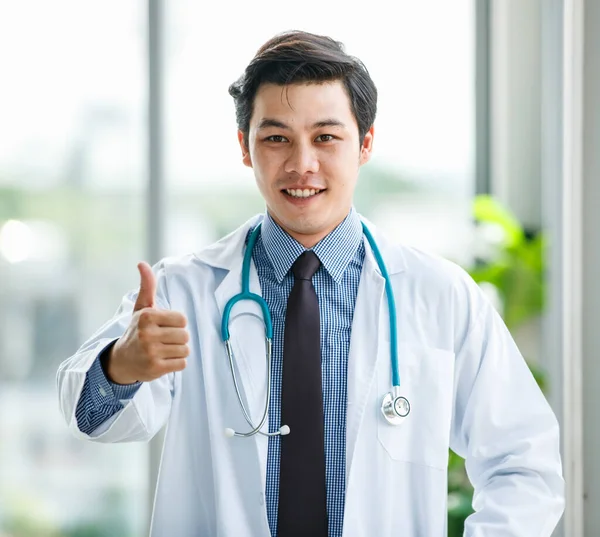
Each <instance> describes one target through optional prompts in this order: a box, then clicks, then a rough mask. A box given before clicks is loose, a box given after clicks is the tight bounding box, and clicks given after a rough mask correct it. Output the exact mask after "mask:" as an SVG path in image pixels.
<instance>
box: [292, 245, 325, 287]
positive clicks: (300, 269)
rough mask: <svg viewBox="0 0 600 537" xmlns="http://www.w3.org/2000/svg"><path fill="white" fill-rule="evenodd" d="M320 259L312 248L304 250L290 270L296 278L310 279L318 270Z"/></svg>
mask: <svg viewBox="0 0 600 537" xmlns="http://www.w3.org/2000/svg"><path fill="white" fill-rule="evenodd" d="M320 266H321V261H319V258H318V257H317V254H315V253H314V252H313V251H312V250H306V251H305V252H303V253H302V254H300V255H299V256H298V259H296V261H294V264H293V265H292V272H293V273H294V277H295V278H296V279H297V280H311V279H312V277H313V276H314V275H315V272H317V270H319V267H320Z"/></svg>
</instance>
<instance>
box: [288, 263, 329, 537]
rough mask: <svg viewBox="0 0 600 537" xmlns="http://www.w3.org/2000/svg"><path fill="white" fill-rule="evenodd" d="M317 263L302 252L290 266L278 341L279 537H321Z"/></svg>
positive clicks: (322, 491) (324, 513) (323, 532)
mask: <svg viewBox="0 0 600 537" xmlns="http://www.w3.org/2000/svg"><path fill="white" fill-rule="evenodd" d="M320 265H321V262H320V261H319V258H318V257H317V256H316V255H315V253H314V252H312V251H306V252H304V253H303V254H302V255H300V257H298V259H296V261H295V263H294V265H293V266H292V271H293V273H294V277H295V282H294V287H293V288H292V291H291V293H290V296H289V298H288V303H287V311H286V316H285V331H284V340H283V375H282V387H281V423H282V424H285V425H289V427H290V434H289V435H287V436H282V437H281V461H280V477H279V508H278V514H277V534H278V536H279V537H300V536H301V537H327V496H326V485H325V436H324V430H323V427H324V423H323V422H324V419H323V388H322V381H321V339H320V320H319V301H318V299H317V294H316V293H315V288H314V287H313V284H312V281H311V279H312V277H313V275H314V274H315V272H317V270H318V268H319V266H320Z"/></svg>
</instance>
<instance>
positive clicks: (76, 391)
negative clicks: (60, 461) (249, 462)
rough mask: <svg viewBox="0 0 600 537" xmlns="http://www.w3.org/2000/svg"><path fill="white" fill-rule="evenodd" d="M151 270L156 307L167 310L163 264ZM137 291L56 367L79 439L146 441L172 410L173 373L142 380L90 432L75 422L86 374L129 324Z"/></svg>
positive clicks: (62, 400)
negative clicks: (154, 282) (130, 394)
mask: <svg viewBox="0 0 600 537" xmlns="http://www.w3.org/2000/svg"><path fill="white" fill-rule="evenodd" d="M153 272H154V273H155V275H156V279H157V290H156V307H157V308H160V309H170V306H169V298H168V289H167V284H166V280H167V278H166V269H165V266H164V263H162V262H161V263H159V264H157V265H155V266H154V267H153ZM138 291H139V290H138V289H136V290H135V291H131V292H130V293H128V294H127V295H125V296H124V297H123V300H122V302H121V305H120V306H119V308H118V310H117V312H116V313H115V315H114V316H113V318H112V319H111V320H109V321H108V322H107V323H105V324H104V326H102V327H101V328H100V329H99V330H98V331H97V332H96V333H95V334H94V335H93V336H92V337H91V338H90V339H88V340H87V341H86V342H85V343H84V344H83V345H82V346H81V347H80V348H79V349H78V350H77V352H76V353H75V354H74V355H73V356H71V357H70V358H68V359H67V360H65V361H64V362H63V363H62V364H61V365H60V366H59V369H58V373H57V377H56V382H57V389H58V398H59V407H60V411H61V413H62V415H63V416H64V418H65V420H66V422H67V424H68V426H69V428H70V430H71V431H72V433H73V434H74V435H75V436H76V437H78V438H84V439H87V440H92V441H96V442H105V443H116V442H133V441H142V442H147V441H149V440H151V439H152V437H153V436H154V435H155V434H156V433H157V432H158V431H159V430H160V429H161V428H162V427H163V425H165V423H166V422H167V419H168V417H169V413H170V411H171V401H172V397H173V389H174V388H173V387H174V376H175V374H174V373H169V374H167V375H164V376H162V377H160V378H158V379H156V380H153V381H151V382H143V383H142V384H141V386H140V387H139V389H138V390H137V392H136V393H135V394H134V395H133V397H131V398H128V399H121V400H120V403H121V404H122V408H121V409H120V410H119V411H118V412H116V413H114V414H113V415H112V416H110V417H109V418H108V419H107V420H105V421H104V422H102V423H101V424H100V425H99V426H98V427H96V428H95V429H94V430H93V431H90V432H89V433H84V432H82V431H81V430H80V429H79V427H78V423H77V417H76V410H77V406H78V402H79V399H80V397H81V394H82V391H83V386H84V383H85V379H86V375H87V373H88V371H89V370H90V369H91V368H92V366H93V364H94V362H95V361H96V359H97V358H98V356H99V355H100V353H101V352H102V351H103V350H104V349H105V348H106V347H107V346H108V345H109V344H110V343H111V342H113V341H114V340H116V339H117V338H119V337H121V336H122V335H123V334H124V332H125V330H126V329H127V327H128V326H129V323H130V321H131V316H132V313H133V306H134V304H135V301H136V298H137V295H138Z"/></svg>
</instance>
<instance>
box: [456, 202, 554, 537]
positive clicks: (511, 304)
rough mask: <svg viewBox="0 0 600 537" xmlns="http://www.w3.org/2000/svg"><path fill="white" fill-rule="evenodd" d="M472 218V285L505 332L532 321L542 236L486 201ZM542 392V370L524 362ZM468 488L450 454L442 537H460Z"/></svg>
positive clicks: (537, 309)
mask: <svg viewBox="0 0 600 537" xmlns="http://www.w3.org/2000/svg"><path fill="white" fill-rule="evenodd" d="M473 217H474V220H475V224H476V226H477V235H478V237H479V239H480V240H479V248H478V249H479V250H480V252H479V256H478V258H477V259H476V261H475V263H474V265H473V266H471V267H467V270H468V272H469V274H470V275H471V277H472V278H473V279H474V280H475V281H476V282H477V283H478V284H480V285H481V284H486V285H492V286H493V287H494V288H495V290H496V292H497V293H498V295H499V297H500V302H501V306H502V311H501V313H502V317H503V319H504V322H505V323H506V326H507V327H508V329H509V330H511V332H512V331H515V330H516V329H517V328H519V327H520V326H521V325H522V324H523V323H525V322H527V321H529V320H530V319H533V318H535V317H538V316H539V315H540V314H541V313H542V311H543V309H544V304H545V282H544V274H545V267H544V261H545V256H544V248H545V238H544V235H543V234H542V233H535V234H527V233H526V232H525V230H524V229H523V227H522V226H521V224H520V223H519V222H518V220H517V219H516V218H515V216H514V215H513V214H511V213H510V211H508V210H507V209H506V208H504V207H503V206H502V205H501V204H500V203H498V202H497V201H496V200H494V199H493V198H492V197H491V196H483V195H482V196H477V197H476V198H475V200H474V204H473ZM528 364H529V367H530V369H531V371H532V373H533V375H534V377H535V378H536V380H537V382H538V384H539V385H540V387H541V388H542V390H544V389H545V387H546V382H545V377H544V374H543V371H542V370H541V369H540V368H539V367H537V366H536V365H535V364H533V363H531V362H529V361H528ZM472 498H473V488H472V486H471V483H470V482H469V479H468V477H467V474H466V471H465V464H464V460H463V459H462V458H461V457H459V456H458V455H457V454H456V453H454V452H452V451H450V459H449V465H448V536H449V537H461V536H462V535H463V532H464V522H465V519H466V518H467V517H468V516H469V515H470V514H471V513H472V512H473V508H472Z"/></svg>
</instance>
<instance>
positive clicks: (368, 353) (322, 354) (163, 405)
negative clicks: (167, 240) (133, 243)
mask: <svg viewBox="0 0 600 537" xmlns="http://www.w3.org/2000/svg"><path fill="white" fill-rule="evenodd" d="M230 93H231V95H232V96H233V98H234V101H235V105H236V115H237V122H238V127H239V132H238V139H239V144H240V148H241V152H242V160H243V163H244V164H245V165H246V166H249V167H251V168H252V169H253V171H254V175H255V178H256V183H257V185H258V188H259V190H260V192H261V194H262V196H263V198H264V199H265V203H266V208H267V210H266V214H265V215H263V216H258V217H256V218H253V219H252V220H251V221H250V222H248V223H246V224H245V225H244V226H242V227H241V228H240V229H238V230H237V231H235V232H233V233H232V234H231V235H229V236H227V237H225V238H224V239H222V240H221V241H219V242H218V243H217V244H215V245H213V246H211V247H209V248H207V249H205V250H203V251H200V252H197V253H195V254H191V255H188V256H185V257H182V258H180V259H175V260H173V259H171V260H163V261H161V262H160V263H158V264H157V265H156V266H155V267H153V268H150V267H149V266H148V265H147V264H145V263H140V264H139V265H138V268H139V271H140V277H141V284H140V288H139V291H138V290H136V291H134V292H131V293H130V294H128V295H127V296H126V297H125V298H124V300H123V304H122V306H121V308H120V309H119V311H118V312H117V314H116V315H115V317H114V318H113V319H112V320H111V321H110V322H109V323H107V324H106V325H105V326H104V327H103V328H102V329H101V330H100V331H99V332H98V333H97V334H95V335H94V336H93V337H92V338H91V339H90V340H89V341H88V342H86V343H85V344H84V345H83V346H82V348H81V349H79V350H78V351H77V353H76V354H75V355H74V356H72V357H71V358H69V359H68V360H67V361H65V362H64V363H63V364H62V365H61V367H60V370H59V373H58V388H59V395H60V405H61V409H62V412H63V414H64V416H65V418H66V420H67V422H68V423H69V425H70V426H71V428H72V429H73V431H74V432H75V434H76V435H78V436H80V437H82V438H87V439H91V440H94V441H98V442H126V441H136V440H137V441H148V440H149V439H150V438H152V436H153V435H154V434H155V433H156V432H157V431H158V430H160V428H161V427H162V426H163V425H164V424H165V423H168V428H167V433H166V439H165V447H164V452H163V458H162V463H161V471H160V476H159V481H158V485H157V491H156V502H155V507H154V513H153V525H152V535H153V536H154V537H157V536H165V535H173V536H177V537H188V536H189V537H192V536H197V535H223V536H234V535H235V536H236V537H237V536H240V535H248V536H250V535H252V536H266V535H273V536H275V535H278V536H279V537H289V536H300V535H302V536H326V535H329V536H332V537H333V536H335V537H339V536H341V535H344V536H345V537H352V536H375V535H377V536H379V537H382V536H392V535H393V536H397V535H405V536H410V537H415V536H423V537H436V536H440V537H441V536H443V535H445V534H446V494H447V463H448V448H449V447H451V448H452V449H453V450H454V451H455V452H457V453H458V454H460V455H461V456H463V457H465V458H466V465H467V471H468V473H469V477H470V479H471V481H472V483H473V485H474V488H475V496H474V508H475V511H476V512H475V513H474V514H473V515H472V516H471V517H470V518H469V519H468V521H467V523H466V529H465V534H466V535H467V536H469V537H495V536H502V537H529V536H531V537H533V536H536V537H543V536H550V534H551V533H552V530H553V528H554V527H555V525H556V523H557V521H558V520H559V518H560V516H561V513H562V510H563V480H562V476H561V462H560V457H559V431H558V425H557V422H556V419H555V417H554V415H553V413H552V411H551V409H550V408H549V406H548V404H547V403H546V401H545V399H544V397H543V395H542V394H541V392H540V390H539V389H538V387H537V385H536V383H535V381H534V379H533V377H532V375H531V374H530V372H529V370H528V368H527V366H526V364H525V362H524V360H523V358H522V357H521V355H520V354H519V351H518V349H517V348H516V346H515V344H514V342H513V340H512V338H511V336H510V334H509V333H508V331H507V329H506V327H505V326H504V324H503V322H502V320H501V319H500V318H499V316H498V315H497V314H496V312H495V311H494V309H493V308H492V306H491V305H490V304H489V303H488V302H487V300H486V299H485V297H484V296H483V294H482V293H481V292H480V290H479V288H478V287H477V286H476V285H475V284H474V282H473V281H472V280H471V279H470V278H469V277H468V276H467V275H466V274H465V272H464V271H462V270H461V269H460V268H458V267H457V266H455V265H453V264H451V263H449V262H447V261H443V260H441V259H438V258H435V257H432V256H428V255H426V254H423V253H421V252H419V251H416V250H414V249H412V248H406V247H400V246H395V245H393V244H392V243H390V242H388V241H387V240H385V238H384V237H382V236H381V235H380V234H379V233H378V232H377V230H376V229H375V228H374V227H373V226H372V225H370V224H369V223H368V222H366V221H364V220H363V219H361V217H360V216H359V215H358V214H357V213H356V211H355V210H354V209H353V193H354V189H355V185H356V181H357V178H358V172H359V168H360V166H362V165H363V164H365V163H366V162H368V160H369V158H370V156H371V153H372V150H373V138H374V128H373V123H374V120H375V114H376V102H377V91H376V88H375V85H374V84H373V82H372V80H371V78H370V76H369V74H368V72H367V70H366V68H365V67H364V66H363V65H362V64H361V63H360V62H359V61H358V60H357V59H355V58H352V57H350V56H348V55H347V54H346V53H345V52H344V51H343V48H342V47H341V45H340V44H339V43H337V42H335V41H333V40H332V39H330V38H327V37H322V36H317V35H313V34H309V33H304V32H290V33H285V34H282V35H279V36H276V37H275V38H273V39H272V40H270V41H269V42H267V43H266V44H265V45H263V47H261V49H260V50H259V51H258V52H257V54H256V56H255V58H254V59H253V60H252V62H251V63H250V64H249V65H248V67H247V68H246V70H245V72H244V74H243V76H242V77H241V78H240V79H239V80H238V81H237V82H236V83H234V84H233V85H232V86H231V87H230ZM259 224H260V227H258V226H259ZM363 224H364V225H365V226H366V229H365V231H363ZM255 231H256V234H254V233H253V232H255ZM368 233H371V234H372V235H373V237H374V242H373V243H371V242H370V241H369V240H366V239H365V237H366V236H367V234H368ZM251 234H252V237H254V236H255V235H256V243H255V244H254V245H252V244H250V246H248V248H247V245H248V244H249V243H248V241H249V237H250V236H251ZM367 238H368V237H367ZM252 240H254V238H253V239H252ZM246 251H248V252H249V254H250V255H251V259H252V263H251V267H250V268H249V271H250V272H249V280H250V281H249V289H248V291H250V292H252V293H254V294H256V295H260V296H261V297H262V298H264V300H265V301H266V304H267V306H268V311H267V312H265V311H264V310H261V308H260V306H259V305H258V304H257V303H255V302H252V301H248V300H245V301H241V302H237V303H236V305H235V306H234V307H233V308H232V309H231V311H230V313H231V315H230V319H229V322H228V323H226V325H225V328H226V329H229V331H230V334H231V336H230V337H231V339H230V340H229V344H230V347H229V349H230V351H231V352H232V355H233V356H232V362H231V364H232V365H230V362H229V360H228V354H227V353H226V352H225V347H224V346H223V338H222V335H223V333H222V326H221V321H222V318H223V316H224V314H227V312H228V311H229V308H228V305H227V303H228V301H229V300H230V299H231V297H233V296H234V295H237V294H238V293H240V292H241V291H242V289H241V286H242V284H243V282H244V280H245V276H244V274H245V273H244V270H245V269H244V265H243V256H244V254H245V253H246ZM378 252H380V254H379V253H378ZM379 256H381V260H380V259H378V258H379ZM380 261H383V265H382V264H381V263H380ZM386 273H387V275H386ZM386 278H387V279H388V280H389V285H390V288H391V289H388V288H387V284H386ZM390 290H391V291H392V292H393V296H394V297H395V298H396V304H395V308H391V307H388V299H389V298H390V296H392V293H390V292H389V291H390ZM245 296H246V298H247V294H246V295H245ZM393 311H395V312H396V322H395V323H394V316H393ZM268 314H270V316H272V328H273V342H272V343H273V347H272V348H273V356H272V364H271V368H270V370H271V375H270V377H268V376H267V375H268V372H269V368H268V367H267V364H266V363H265V341H264V335H265V329H264V327H263V323H262V318H263V317H264V318H266V315H268ZM390 321H391V324H390ZM267 324H269V323H267ZM394 331H395V332H396V334H395V335H394ZM396 337H397V340H396ZM396 350H397V352H398V364H399V371H398V373H399V377H400V387H399V389H397V388H395V389H394V393H395V390H396V389H397V390H398V393H399V394H400V395H401V397H402V398H405V399H402V398H401V399H399V401H402V402H403V404H400V406H399V407H395V406H393V405H392V407H390V408H391V409H392V410H390V408H388V411H389V412H391V414H389V413H388V414H387V418H390V419H387V418H386V416H384V413H383V412H382V398H383V396H384V395H385V394H386V393H389V392H390V391H391V390H392V382H393V380H395V379H394V374H393V371H394V368H393V366H392V359H391V353H392V352H395V351H396ZM230 368H231V369H230ZM232 374H235V377H236V380H237V386H236V385H235V384H234V382H233V379H232ZM267 379H269V380H267ZM395 384H396V383H395ZM267 388H270V392H269V390H268V389H267ZM396 395H398V394H397V393H395V395H394V397H395V396H396ZM238 397H239V398H240V399H241V403H242V404H243V405H244V407H245V409H247V410H242V408H241V406H240V404H239V401H238ZM268 397H270V399H267V398H268ZM267 400H268V406H267V410H268V418H266V423H265V425H264V426H263V427H262V428H261V432H263V433H266V432H270V433H271V435H270V436H266V435H263V434H256V435H252V436H240V435H236V436H235V437H233V438H231V433H232V432H233V431H237V433H247V432H248V431H250V430H251V429H253V428H255V427H257V426H258V425H259V424H260V422H261V418H262V416H263V408H264V406H265V401H267ZM409 405H410V407H409ZM393 409H396V412H397V413H396V414H394V410H393ZM398 409H399V410H398ZM407 410H410V411H409V412H408V415H406V411H407ZM245 412H247V413H248V416H244V413H245ZM398 412H399V414H398ZM246 418H247V419H246ZM397 422H400V424H399V425H394V423H397ZM230 428H231V429H230ZM226 429H227V430H228V431H229V434H228V435H226V434H225V433H224V431H225V430H226ZM279 432H280V433H281V434H278V433H279ZM288 432H289V434H286V433H288Z"/></svg>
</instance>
